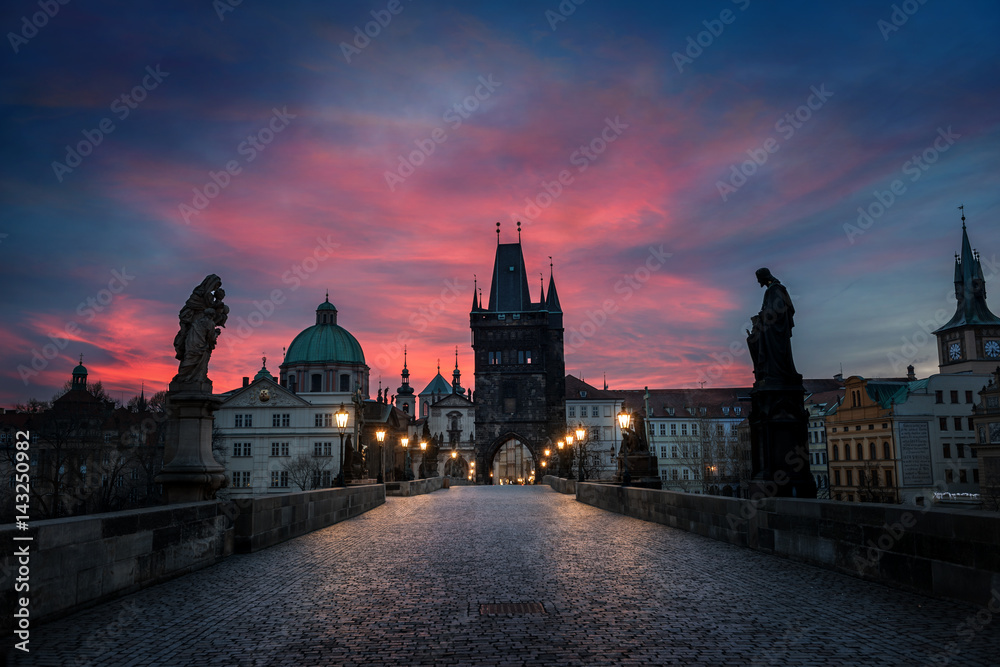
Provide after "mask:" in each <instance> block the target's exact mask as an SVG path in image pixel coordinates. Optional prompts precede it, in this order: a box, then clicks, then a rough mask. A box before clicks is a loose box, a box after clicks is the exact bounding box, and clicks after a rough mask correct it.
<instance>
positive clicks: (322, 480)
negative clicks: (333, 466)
mask: <svg viewBox="0 0 1000 667" xmlns="http://www.w3.org/2000/svg"><path fill="white" fill-rule="evenodd" d="M328 486H330V471H329V470H313V474H312V488H314V489H325V488H327V487H328Z"/></svg>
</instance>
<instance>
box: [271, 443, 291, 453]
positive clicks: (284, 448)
mask: <svg viewBox="0 0 1000 667" xmlns="http://www.w3.org/2000/svg"><path fill="white" fill-rule="evenodd" d="M271 456H288V443H287V442H272V443H271Z"/></svg>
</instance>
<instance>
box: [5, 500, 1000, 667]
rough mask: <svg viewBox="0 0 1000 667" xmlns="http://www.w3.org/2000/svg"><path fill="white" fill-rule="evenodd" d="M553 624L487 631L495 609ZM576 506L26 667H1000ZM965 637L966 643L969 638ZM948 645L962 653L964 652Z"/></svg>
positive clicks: (201, 591) (144, 617)
mask: <svg viewBox="0 0 1000 667" xmlns="http://www.w3.org/2000/svg"><path fill="white" fill-rule="evenodd" d="M513 602H540V603H542V605H543V606H544V608H545V613H542V614H538V613H532V614H524V615H480V613H479V612H480V605H482V604H489V603H513ZM977 611H981V613H980V618H979V622H978V623H976V625H975V627H981V624H982V622H983V621H984V619H986V616H987V615H988V612H986V611H985V610H977V609H974V608H971V607H966V606H962V605H958V604H954V603H951V602H945V601H940V600H936V599H931V598H926V597H922V596H919V595H912V594H908V593H903V592H900V591H897V590H894V589H890V588H886V587H883V586H880V585H875V584H870V583H865V582H863V581H860V580H857V579H853V578H851V577H847V576H843V575H839V574H836V573H832V572H828V571H825V570H821V569H817V568H814V567H810V566H805V565H799V564H796V563H791V562H789V561H786V560H782V559H780V558H776V557H770V556H766V555H762V554H758V553H754V552H752V551H748V550H745V549H740V548H738V547H732V546H729V545H726V544H722V543H719V542H714V541H711V540H708V539H705V538H702V537H699V536H697V535H692V534H690V533H686V532H683V531H680V530H674V529H671V528H668V527H665V526H661V525H658V524H653V523H646V522H643V521H639V520H636V519H631V518H628V517H623V516H619V515H617V514H612V513H608V512H604V511H601V510H598V509H595V508H593V507H589V506H586V505H582V504H579V503H577V502H576V501H575V500H574V499H573V497H572V496H564V495H560V494H557V493H555V492H553V491H551V490H550V489H548V488H547V487H542V486H536V487H509V486H505V487H456V488H452V489H450V490H443V491H438V492H436V493H433V494H430V495H423V496H415V497H410V498H389V499H387V501H386V504H385V505H383V506H381V507H378V508H376V509H374V510H372V511H371V512H368V513H367V514H365V515H363V516H361V517H358V518H355V519H351V520H349V521H345V522H343V523H339V524H337V525H334V526H331V527H329V528H326V529H324V530H321V531H317V532H315V533H312V534H310V535H306V536H304V537H300V538H298V539H295V540H292V541H290V542H286V543H284V544H280V545H278V546H275V547H272V548H270V549H267V550H265V551H261V552H259V553H255V554H249V555H237V556H233V557H231V558H229V559H228V560H226V561H225V562H223V563H221V564H219V565H216V566H213V567H211V568H208V569H206V570H202V571H200V572H195V573H193V574H189V575H187V576H184V577H182V578H179V579H176V580H173V581H171V582H168V583H166V584H163V585H161V586H156V587H153V588H150V589H147V590H145V591H141V592H139V593H136V594H134V595H130V596H128V597H126V598H123V599H121V600H117V601H114V602H111V603H107V604H104V605H101V606H99V607H95V608H93V609H90V610H86V611H84V612H80V613H77V614H75V615H73V616H70V617H67V618H65V619H62V620H59V621H56V622H53V623H49V624H46V625H42V626H40V627H38V628H35V629H33V632H32V641H31V653H30V655H27V656H26V655H25V654H23V653H19V652H16V651H14V652H12V653H11V655H10V657H11V663H12V664H17V665H60V666H63V665H73V666H82V665H142V666H150V667H152V666H167V665H170V666H174V665H176V666H182V665H198V666H201V665H234V666H238V667H263V666H265V665H279V666H284V665H288V666H300V665H357V664H384V665H464V664H476V665H611V664H615V665H618V664H626V665H627V664H635V665H640V664H641V665H650V664H656V665H690V664H706V665H727V666H729V665H746V664H753V665H789V664H794V665H855V664H865V665H924V664H945V662H944V660H945V659H950V661H951V664H956V665H969V666H974V665H990V664H994V665H995V664H997V663H998V660H1000V617H998V618H995V619H993V618H991V619H989V620H990V622H989V623H988V624H987V625H985V627H981V629H979V630H978V631H972V636H971V637H969V634H970V631H971V630H970V628H969V626H965V625H964V623H965V619H967V618H969V617H975V615H976V612H977ZM963 627H964V628H965V631H964V632H960V630H961V628H963ZM949 644H953V645H954V646H953V647H952V648H951V649H949V650H950V653H949V652H948V650H946V647H947V646H948V645H949Z"/></svg>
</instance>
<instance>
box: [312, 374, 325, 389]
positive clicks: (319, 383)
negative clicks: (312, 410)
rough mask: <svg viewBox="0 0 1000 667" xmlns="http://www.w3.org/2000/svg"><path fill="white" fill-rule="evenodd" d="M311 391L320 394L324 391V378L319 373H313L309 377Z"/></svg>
mask: <svg viewBox="0 0 1000 667" xmlns="http://www.w3.org/2000/svg"><path fill="white" fill-rule="evenodd" d="M309 391H313V392H319V391H323V376H322V375H320V374H319V373H313V374H312V375H311V376H310V377H309Z"/></svg>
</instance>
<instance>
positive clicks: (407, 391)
mask: <svg viewBox="0 0 1000 667" xmlns="http://www.w3.org/2000/svg"><path fill="white" fill-rule="evenodd" d="M400 375H401V377H402V379H403V384H402V385H400V387H399V389H397V390H396V395H397V396H412V395H413V387H411V386H410V369H409V368H407V367H406V346H405V345H404V346H403V372H402V373H401V374H400Z"/></svg>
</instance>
